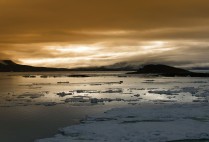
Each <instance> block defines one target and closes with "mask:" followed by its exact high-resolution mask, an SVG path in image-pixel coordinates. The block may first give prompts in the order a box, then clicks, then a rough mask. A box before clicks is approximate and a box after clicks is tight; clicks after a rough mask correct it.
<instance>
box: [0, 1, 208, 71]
mask: <svg viewBox="0 0 209 142" xmlns="http://www.w3.org/2000/svg"><path fill="white" fill-rule="evenodd" d="M208 55H209V0H0V59H11V60H14V61H16V62H18V63H22V64H28V65H34V66H52V67H67V68H74V67H86V66H100V65H110V64H114V63H118V62H130V63H137V64H144V63H165V64H170V65H175V66H181V67H192V66H209V56H208Z"/></svg>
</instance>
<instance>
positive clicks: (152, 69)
mask: <svg viewBox="0 0 209 142" xmlns="http://www.w3.org/2000/svg"><path fill="white" fill-rule="evenodd" d="M129 74H152V75H158V76H166V77H174V76H180V77H181V76H182V77H184V76H191V77H209V74H208V73H195V72H191V71H188V70H185V69H181V68H175V67H171V66H167V65H162V64H157V65H154V64H151V65H145V66H142V67H141V68H139V69H138V71H136V72H131V73H129Z"/></svg>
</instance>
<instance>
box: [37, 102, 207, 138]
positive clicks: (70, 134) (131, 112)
mask: <svg viewBox="0 0 209 142" xmlns="http://www.w3.org/2000/svg"><path fill="white" fill-rule="evenodd" d="M208 126H209V105H208V104H204V105H203V104H182V105H181V104H173V105H153V104H149V105H148V104H144V105H141V106H135V107H128V108H118V109H112V110H110V111H108V112H106V113H105V114H104V115H102V116H98V117H93V118H88V119H87V120H86V121H84V123H83V124H80V125H75V126H70V127H66V128H63V129H60V134H58V135H56V136H55V137H53V138H47V139H42V140H37V141H36V142H79V141H82V142H90V141H91V142H104V141H108V142H166V141H172V140H183V139H209V127H208Z"/></svg>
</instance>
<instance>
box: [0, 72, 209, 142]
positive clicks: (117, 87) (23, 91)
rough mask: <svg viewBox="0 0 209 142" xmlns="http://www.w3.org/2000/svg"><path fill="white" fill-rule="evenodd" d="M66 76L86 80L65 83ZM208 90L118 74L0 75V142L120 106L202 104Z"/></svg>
mask: <svg viewBox="0 0 209 142" xmlns="http://www.w3.org/2000/svg"><path fill="white" fill-rule="evenodd" d="M72 74H74V75H75V74H85V75H88V76H90V77H67V76H68V75H72ZM28 75H34V76H35V77H34V76H32V78H29V77H28ZM23 76H25V77H23ZM208 90H209V79H207V78H189V77H188V78H184V77H181V78H178V77H176V78H165V77H155V78H153V77H143V76H139V75H136V76H134V75H130V76H127V75H125V74H124V72H59V73H57V72H45V73H1V75H0V116H1V117H0V126H1V128H0V140H1V141H4V142H16V141H24V142H32V141H34V140H35V139H39V138H45V137H49V136H53V135H54V134H56V133H57V130H58V129H59V128H62V127H65V126H68V125H74V124H78V123H79V122H80V119H84V118H85V117H87V116H91V115H95V114H97V113H103V112H104V111H106V110H109V109H111V108H115V107H122V106H125V105H136V104H140V103H146V102H149V103H150V102H151V103H199V102H207V101H208V99H209V98H208V96H209V95H208ZM63 92H64V93H63ZM59 93H63V94H64V95H63V96H60V95H58V94H59ZM95 99H96V102H95V101H94V100H95Z"/></svg>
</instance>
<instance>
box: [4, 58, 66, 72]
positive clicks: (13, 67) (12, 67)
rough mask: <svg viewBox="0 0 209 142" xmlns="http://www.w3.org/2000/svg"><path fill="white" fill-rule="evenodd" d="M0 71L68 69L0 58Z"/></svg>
mask: <svg viewBox="0 0 209 142" xmlns="http://www.w3.org/2000/svg"><path fill="white" fill-rule="evenodd" d="M1 62H2V63H0V72H40V71H41V72H42V71H68V70H69V69H64V68H47V67H33V66H27V65H19V64H16V63H15V62H13V61H11V60H1Z"/></svg>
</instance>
